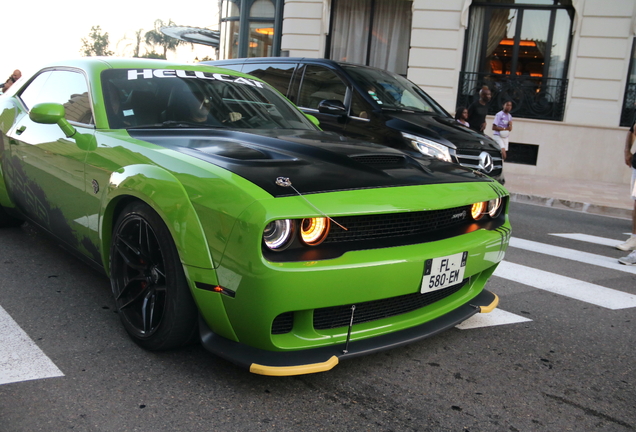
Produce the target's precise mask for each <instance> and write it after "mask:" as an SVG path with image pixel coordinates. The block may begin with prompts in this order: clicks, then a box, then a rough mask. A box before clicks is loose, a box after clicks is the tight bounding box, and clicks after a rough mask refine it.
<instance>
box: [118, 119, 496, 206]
mask: <svg viewBox="0 0 636 432" xmlns="http://www.w3.org/2000/svg"><path fill="white" fill-rule="evenodd" d="M128 133H129V134H130V136H131V137H133V138H135V139H139V140H143V141H147V142H150V143H153V144H156V145H159V146H162V147H167V148H171V149H173V150H176V151H180V152H182V153H186V154H188V155H191V156H193V157H196V158H198V159H202V160H205V161H207V162H210V163H212V164H214V165H218V166H220V167H223V168H225V169H227V170H228V171H231V172H233V173H235V174H237V175H240V176H241V177H244V178H245V179H247V180H249V181H251V182H252V183H254V184H256V185H258V186H260V187H261V188H263V189H264V190H266V191H267V192H269V193H270V194H271V195H273V196H275V197H280V196H288V195H294V194H295V192H294V191H293V189H292V188H290V187H282V186H279V185H277V184H276V179H277V178H279V177H286V178H289V180H290V181H291V183H292V185H293V186H294V188H296V190H298V191H299V192H301V193H319V192H329V191H339V190H351V189H365V188H377V187H392V186H412V185H423V184H437V183H456V182H466V181H484V180H485V179H484V178H483V177H481V176H479V174H475V173H473V172H472V171H471V170H467V169H465V168H462V167H460V166H458V165H455V164H450V163H446V162H443V161H440V160H438V159H433V158H418V159H415V158H412V157H410V156H408V155H406V154H404V153H402V152H400V151H398V150H394V149H391V148H389V147H385V146H381V145H376V144H371V143H367V142H363V141H355V140H351V139H348V138H343V137H341V136H339V135H337V134H332V133H327V132H320V131H306V130H281V129H273V130H258V131H249V132H238V131H228V130H222V129H129V130H128Z"/></svg>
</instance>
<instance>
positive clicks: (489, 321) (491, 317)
mask: <svg viewBox="0 0 636 432" xmlns="http://www.w3.org/2000/svg"><path fill="white" fill-rule="evenodd" d="M527 321H532V320H531V319H529V318H526V317H522V316H520V315H515V314H513V313H510V312H506V311H505V310H501V309H495V310H493V311H492V312H490V313H478V314H475V315H473V316H471V317H470V318H468V319H467V320H466V321H464V322H463V323H461V324H457V325H456V326H455V327H457V328H458V329H460V330H468V329H474V328H479V327H491V326H498V325H505V324H515V323H520V322H527Z"/></svg>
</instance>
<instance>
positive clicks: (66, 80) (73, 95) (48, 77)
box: [20, 71, 94, 124]
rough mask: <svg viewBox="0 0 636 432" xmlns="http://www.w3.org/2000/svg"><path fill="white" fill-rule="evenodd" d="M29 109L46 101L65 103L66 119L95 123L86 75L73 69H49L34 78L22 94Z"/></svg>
mask: <svg viewBox="0 0 636 432" xmlns="http://www.w3.org/2000/svg"><path fill="white" fill-rule="evenodd" d="M20 97H21V98H22V100H23V102H24V104H25V105H26V106H27V108H28V109H31V108H32V107H33V106H34V105H36V104H38V103H44V102H55V103H59V104H62V105H64V110H65V112H66V115H65V117H66V119H67V120H68V121H73V122H77V123H84V124H93V123H94V120H93V111H92V108H91V101H90V97H89V96H88V85H87V84H86V78H85V77H84V75H82V74H81V73H78V72H72V71H48V72H44V73H42V74H40V75H38V77H37V78H36V79H35V80H33V82H32V83H31V84H30V85H29V86H28V87H27V88H26V90H24V91H23V92H22V94H21V95H20Z"/></svg>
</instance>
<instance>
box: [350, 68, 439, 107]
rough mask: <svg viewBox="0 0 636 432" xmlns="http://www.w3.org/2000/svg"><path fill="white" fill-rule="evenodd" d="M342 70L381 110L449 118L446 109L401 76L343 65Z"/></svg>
mask: <svg viewBox="0 0 636 432" xmlns="http://www.w3.org/2000/svg"><path fill="white" fill-rule="evenodd" d="M342 68H343V69H344V70H345V71H346V72H347V73H348V74H349V76H351V78H352V79H353V80H354V81H355V82H356V84H358V85H359V86H360V87H362V89H363V91H365V92H367V93H368V94H369V96H371V98H372V99H373V100H374V101H375V102H376V103H377V104H378V105H379V107H380V108H383V109H397V110H408V111H418V112H425V113H427V112H428V113H431V114H441V115H444V116H448V113H447V112H446V111H445V110H444V108H442V107H441V106H439V105H438V104H437V103H436V102H435V101H434V100H433V99H432V98H431V97H429V96H428V95H427V94H426V93H424V92H423V91H422V90H421V89H420V88H419V87H418V86H417V85H415V84H414V83H412V82H411V81H409V80H407V79H406V78H404V77H402V76H400V75H397V74H394V73H391V72H388V71H384V70H380V69H374V68H368V67H364V66H355V65H344V64H343V65H342Z"/></svg>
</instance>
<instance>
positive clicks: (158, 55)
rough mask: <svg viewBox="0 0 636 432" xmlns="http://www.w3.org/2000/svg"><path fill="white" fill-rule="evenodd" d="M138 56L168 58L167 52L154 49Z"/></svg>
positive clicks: (158, 58)
mask: <svg viewBox="0 0 636 432" xmlns="http://www.w3.org/2000/svg"><path fill="white" fill-rule="evenodd" d="M137 57H139V58H149V59H157V60H165V59H166V56H165V54H159V53H158V52H157V51H155V50H152V51H150V52H148V51H146V53H145V54H142V55H140V56H137Z"/></svg>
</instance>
